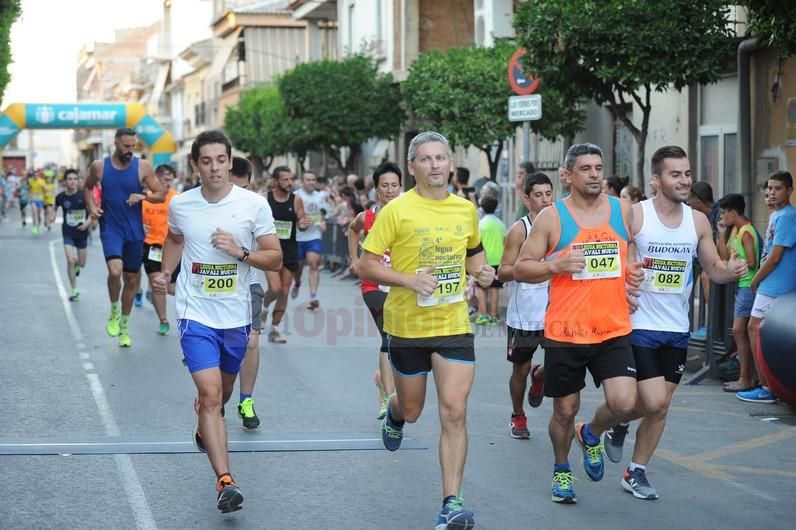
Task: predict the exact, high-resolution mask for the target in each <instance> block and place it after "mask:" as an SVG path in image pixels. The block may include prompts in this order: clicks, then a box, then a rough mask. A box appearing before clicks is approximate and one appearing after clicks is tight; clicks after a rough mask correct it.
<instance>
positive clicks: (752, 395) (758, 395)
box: [735, 386, 777, 404]
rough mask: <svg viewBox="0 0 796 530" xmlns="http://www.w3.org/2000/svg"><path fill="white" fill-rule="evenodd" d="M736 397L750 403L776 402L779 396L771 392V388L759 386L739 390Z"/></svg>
mask: <svg viewBox="0 0 796 530" xmlns="http://www.w3.org/2000/svg"><path fill="white" fill-rule="evenodd" d="M735 397H737V398H738V399H740V400H741V401H746V402H748V403H769V404H772V403H776V402H777V398H776V396H775V395H774V394H773V393H772V392H771V390H769V389H767V388H763V387H762V386H759V387H757V388H753V389H752V390H746V391H744V392H738V393H737V394H735Z"/></svg>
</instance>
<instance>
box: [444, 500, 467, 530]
mask: <svg viewBox="0 0 796 530" xmlns="http://www.w3.org/2000/svg"><path fill="white" fill-rule="evenodd" d="M470 528H475V516H474V515H473V512H471V511H470V510H465V509H464V508H462V498H461V497H453V498H452V499H450V500H449V501H448V502H446V503H445V506H443V507H442V511H441V512H439V517H437V526H436V530H469V529H470Z"/></svg>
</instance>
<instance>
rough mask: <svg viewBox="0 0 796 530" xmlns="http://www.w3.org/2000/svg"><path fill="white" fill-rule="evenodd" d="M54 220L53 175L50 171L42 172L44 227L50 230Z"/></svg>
mask: <svg viewBox="0 0 796 530" xmlns="http://www.w3.org/2000/svg"><path fill="white" fill-rule="evenodd" d="M54 219H55V174H54V173H53V172H52V170H46V171H45V172H44V226H46V227H47V231H48V232H49V231H50V230H52V222H53V220H54Z"/></svg>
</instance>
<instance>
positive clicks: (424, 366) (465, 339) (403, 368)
mask: <svg viewBox="0 0 796 530" xmlns="http://www.w3.org/2000/svg"><path fill="white" fill-rule="evenodd" d="M433 353H436V354H439V355H440V356H442V357H443V358H445V359H447V360H449V361H454V362H459V363H468V364H474V363H475V345H474V338H473V334H472V333H466V334H463V335H449V336H447V337H423V338H418V339H408V338H404V337H394V336H392V335H387V354H388V355H389V358H390V363H391V364H392V367H393V368H394V369H395V370H396V371H398V373H400V374H401V375H405V376H412V375H426V374H427V373H429V372H430V371H431V354H433Z"/></svg>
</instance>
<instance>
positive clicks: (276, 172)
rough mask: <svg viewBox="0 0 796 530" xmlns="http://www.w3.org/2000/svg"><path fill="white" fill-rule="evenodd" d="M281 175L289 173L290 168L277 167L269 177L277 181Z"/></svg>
mask: <svg viewBox="0 0 796 530" xmlns="http://www.w3.org/2000/svg"><path fill="white" fill-rule="evenodd" d="M282 173H290V168H289V167H287V166H277V167H275V168H274V171H273V172H272V173H271V176H272V177H273V178H274V180H279V177H281V176H282Z"/></svg>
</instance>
